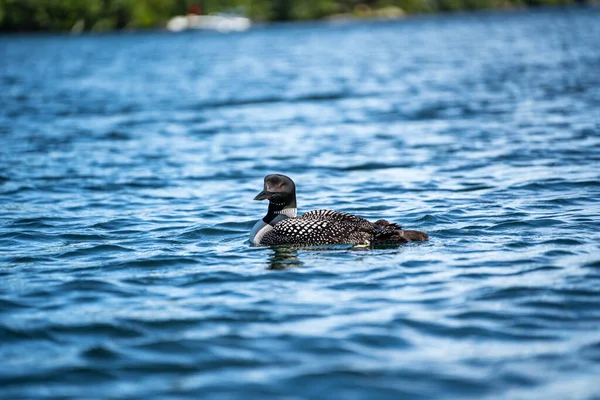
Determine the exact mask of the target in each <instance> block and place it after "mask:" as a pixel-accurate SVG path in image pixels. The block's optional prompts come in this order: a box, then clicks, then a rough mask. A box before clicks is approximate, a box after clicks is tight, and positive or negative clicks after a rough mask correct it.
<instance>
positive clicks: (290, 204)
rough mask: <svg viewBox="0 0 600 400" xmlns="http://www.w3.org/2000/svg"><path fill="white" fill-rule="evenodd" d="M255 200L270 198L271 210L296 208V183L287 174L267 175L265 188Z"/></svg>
mask: <svg viewBox="0 0 600 400" xmlns="http://www.w3.org/2000/svg"><path fill="white" fill-rule="evenodd" d="M254 200H269V212H276V211H280V210H283V209H284V208H296V185H294V181H293V180H291V179H290V178H289V177H287V176H285V175H279V174H272V175H267V176H266V177H265V186H264V190H263V191H262V192H260V193H259V194H258V195H257V196H256V197H255V198H254Z"/></svg>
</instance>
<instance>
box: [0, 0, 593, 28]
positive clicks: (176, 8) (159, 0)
mask: <svg viewBox="0 0 600 400" xmlns="http://www.w3.org/2000/svg"><path fill="white" fill-rule="evenodd" d="M574 1H579V2H581V1H586V0H0V31H39V30H71V29H73V30H80V29H84V30H95V31H103V30H112V29H137V28H157V27H164V26H165V24H166V21H168V20H169V18H171V17H173V16H175V15H184V14H185V13H186V11H187V10H189V9H191V8H190V7H192V8H193V7H195V8H200V9H201V10H202V12H203V14H208V13H217V12H236V13H243V14H245V15H247V16H248V17H250V18H251V19H253V20H255V21H288V20H309V19H320V18H325V17H328V16H331V15H334V14H340V13H344V14H345V15H354V16H355V17H372V16H373V15H377V10H383V9H387V10H398V12H400V13H401V12H405V13H408V14H412V13H424V12H433V11H458V10H475V9H484V8H498V7H499V8H506V7H511V6H521V5H527V6H538V5H556V4H569V3H573V2H574Z"/></svg>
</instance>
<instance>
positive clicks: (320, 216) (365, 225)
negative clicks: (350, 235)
mask: <svg viewBox="0 0 600 400" xmlns="http://www.w3.org/2000/svg"><path fill="white" fill-rule="evenodd" d="M300 219H304V220H317V221H331V222H346V223H350V224H353V225H356V226H358V227H360V228H361V229H368V230H372V229H373V223H372V222H369V221H367V220H366V219H364V218H362V217H359V216H358V215H354V214H348V213H345V212H341V211H332V210H314V211H309V212H307V213H305V214H302V216H301V217H300Z"/></svg>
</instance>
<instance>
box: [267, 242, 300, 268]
mask: <svg viewBox="0 0 600 400" xmlns="http://www.w3.org/2000/svg"><path fill="white" fill-rule="evenodd" d="M303 265H304V263H303V262H302V261H300V260H299V259H298V250H296V249H293V248H285V247H274V248H273V250H272V252H271V254H269V265H268V267H267V269H275V270H281V269H287V268H295V267H301V266H303Z"/></svg>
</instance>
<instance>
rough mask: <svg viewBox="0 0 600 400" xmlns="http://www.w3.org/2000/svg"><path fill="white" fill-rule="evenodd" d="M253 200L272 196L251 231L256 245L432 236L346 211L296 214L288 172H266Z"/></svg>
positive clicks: (393, 240)
mask: <svg viewBox="0 0 600 400" xmlns="http://www.w3.org/2000/svg"><path fill="white" fill-rule="evenodd" d="M254 200H269V209H268V211H267V215H265V216H264V218H263V219H261V220H259V221H258V222H257V223H256V224H255V225H254V227H253V228H252V232H251V233H250V241H251V242H252V243H253V244H256V245H261V244H262V245H302V246H321V245H329V244H352V245H361V246H376V245H386V244H401V243H407V242H411V241H425V240H429V236H428V235H427V234H426V233H424V232H419V231H413V230H405V229H402V227H400V226H399V225H396V224H393V223H389V222H388V221H386V220H384V219H380V220H378V221H376V222H369V221H367V220H366V219H364V218H361V217H359V216H356V215H352V214H348V213H345V212H339V211H330V210H315V211H309V212H307V213H305V214H303V215H302V216H300V217H297V216H296V213H297V206H296V185H295V184H294V181H292V180H291V179H290V178H289V177H287V176H285V175H279V174H273V175H267V176H266V177H265V185H264V190H263V191H262V192H260V193H259V194H258V195H257V196H256V197H255V198H254Z"/></svg>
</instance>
